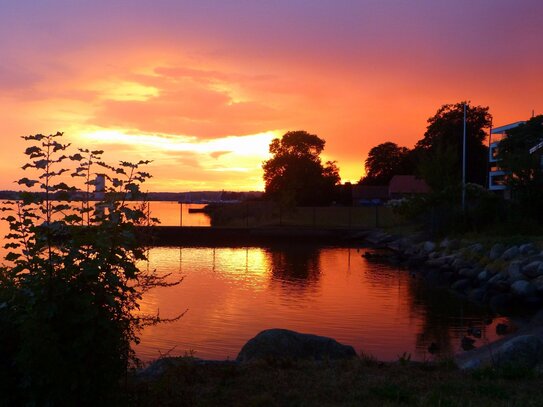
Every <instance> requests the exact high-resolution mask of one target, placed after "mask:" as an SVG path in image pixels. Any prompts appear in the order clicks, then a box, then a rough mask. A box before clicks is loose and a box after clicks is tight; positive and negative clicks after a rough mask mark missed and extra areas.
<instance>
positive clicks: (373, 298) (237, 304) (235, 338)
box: [1, 202, 508, 361]
mask: <svg viewBox="0 0 543 407" xmlns="http://www.w3.org/2000/svg"><path fill="white" fill-rule="evenodd" d="M200 207H202V205H195V204H184V205H183V207H181V206H180V205H179V204H178V203H176V202H151V203H150V211H151V216H155V217H158V218H159V219H160V220H161V224H163V225H167V226H178V225H180V224H181V223H182V224H183V226H209V218H208V217H207V216H206V215H205V214H202V213H189V208H200ZM181 210H182V212H181ZM5 226H6V225H5V224H4V225H2V228H1V229H2V230H1V231H3V232H6V230H5ZM4 234H5V233H4ZM364 251H366V249H361V248H356V247H347V246H343V247H341V246H339V247H325V246H315V245H308V244H304V243H303V242H289V243H288V244H283V245H272V246H259V247H245V248H244V247H241V248H240V247H152V248H150V249H149V251H148V258H149V260H148V261H147V262H145V263H142V264H140V267H145V268H150V269H156V270H157V272H158V273H159V274H167V273H171V277H170V278H171V279H172V280H175V279H179V278H183V281H182V282H181V284H179V285H177V286H174V287H168V288H157V289H154V290H152V291H150V292H148V293H147V294H146V295H145V297H144V299H143V303H142V304H141V305H142V306H141V312H144V313H150V314H156V313H157V312H160V316H161V317H165V318H168V317H174V316H176V315H178V314H180V313H182V312H184V311H185V310H187V312H186V313H185V315H184V316H183V317H182V318H181V319H179V320H177V321H175V322H172V323H166V324H159V325H157V326H151V327H147V328H145V330H144V331H143V332H142V333H141V343H140V344H139V345H137V346H136V353H137V355H138V357H139V358H140V359H142V360H143V361H150V360H152V359H156V358H158V357H160V356H161V355H165V354H169V355H171V356H177V355H183V354H193V355H194V356H196V357H200V358H204V359H227V358H229V359H235V357H236V356H237V354H238V352H239V350H240V349H241V347H242V346H243V344H244V343H245V342H247V341H248V340H249V339H250V338H252V337H254V336H255V335H256V334H257V333H258V332H260V331H262V330H264V329H269V328H286V329H292V330H295V331H299V332H305V333H313V334H317V335H325V336H330V337H333V338H335V339H336V340H338V341H340V342H342V343H345V344H349V345H352V346H353V347H354V348H355V350H356V351H357V352H359V353H360V352H363V353H365V354H369V355H372V356H374V357H376V358H377V359H380V360H397V359H398V358H399V357H400V356H402V355H404V356H406V355H407V354H410V355H411V358H412V359H414V360H428V359H432V358H433V355H432V354H430V353H429V351H428V347H429V346H430V345H431V344H435V345H437V347H438V348H439V350H440V352H441V354H442V355H447V354H452V353H457V352H460V351H461V347H460V344H461V338H462V337H463V336H464V335H465V334H466V330H467V329H468V327H475V328H480V329H481V331H482V338H481V339H478V340H477V343H476V345H481V344H485V343H487V342H491V341H493V340H495V339H496V334H495V326H496V324H497V323H499V322H506V323H508V321H506V320H505V319H504V318H493V317H492V316H491V315H490V314H489V313H488V312H487V311H486V310H485V309H483V308H479V307H475V306H474V305H473V304H470V303H468V302H466V301H463V300H461V299H459V298H457V297H455V296H453V295H451V294H450V293H448V292H447V291H444V290H436V289H431V288H429V287H427V286H426V285H425V284H424V282H423V281H422V280H420V279H419V278H417V277H413V276H412V275H411V274H410V273H409V272H408V271H407V270H402V269H399V268H397V267H395V266H391V265H388V264H382V263H378V262H374V261H369V260H368V259H366V258H364V257H363V256H362V253H363V252H364ZM404 353H405V354H404Z"/></svg>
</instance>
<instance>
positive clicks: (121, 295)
mask: <svg viewBox="0 0 543 407" xmlns="http://www.w3.org/2000/svg"><path fill="white" fill-rule="evenodd" d="M61 136H62V133H57V134H53V135H49V136H44V135H41V134H37V135H34V136H28V137H24V139H25V140H27V141H29V142H31V143H32V144H33V145H32V146H31V147H29V148H27V149H26V151H25V154H26V155H27V157H28V160H29V161H28V163H27V164H25V165H24V166H23V168H24V169H25V170H30V171H32V176H31V177H25V178H22V179H21V180H19V181H18V184H19V185H22V186H25V187H28V188H32V187H35V186H37V187H38V188H39V191H41V192H42V193H41V194H38V193H36V192H34V191H28V192H26V193H24V194H22V195H21V197H20V199H19V200H16V201H12V202H9V203H8V205H6V207H4V208H2V211H3V212H4V213H5V214H6V215H5V216H4V217H3V218H2V219H3V220H5V221H6V222H8V223H9V229H10V232H9V234H8V235H7V236H6V242H7V243H6V244H5V246H4V247H5V249H7V250H8V252H7V255H6V257H5V265H4V266H2V268H1V269H0V283H1V285H0V360H1V362H0V363H1V364H3V365H4V366H1V367H2V369H1V371H2V372H5V369H4V368H5V367H6V366H8V367H9V372H10V374H9V377H8V378H5V377H1V376H0V394H2V395H7V394H9V397H10V399H9V400H7V402H6V403H7V404H15V405H98V404H100V403H101V404H105V405H111V404H117V403H118V402H120V400H119V399H118V397H119V391H118V390H119V386H120V383H121V378H122V377H123V375H124V374H125V373H126V371H127V369H128V368H129V365H130V363H131V362H132V361H134V360H135V357H134V353H133V351H132V350H131V344H132V343H137V342H138V332H139V330H140V329H141V328H142V327H143V326H145V325H146V324H153V323H157V322H159V321H160V318H159V317H158V316H144V315H143V316H142V315H136V311H137V310H138V308H139V305H138V304H139V300H140V299H141V296H142V294H143V293H144V292H145V291H146V290H148V289H150V288H152V287H155V286H157V285H168V283H167V282H166V281H164V279H163V278H159V277H157V276H156V275H155V274H154V272H153V271H151V272H149V271H145V270H140V269H139V268H138V267H137V263H138V262H140V261H143V260H145V259H146V256H145V250H144V248H143V247H142V246H141V243H140V239H139V237H138V234H137V231H136V227H137V226H138V225H139V224H142V223H143V222H144V220H145V214H144V211H142V208H137V207H136V208H134V207H133V205H132V206H131V205H129V204H128V199H129V198H136V197H137V196H139V195H140V192H139V190H140V185H141V183H143V182H144V181H145V180H146V179H148V178H149V177H150V175H149V174H148V173H146V172H144V171H141V170H140V167H141V166H144V165H146V164H148V163H149V162H148V161H140V162H138V163H134V164H133V163H129V162H121V163H120V164H119V165H118V166H112V165H109V164H106V163H105V162H103V161H102V160H101V155H102V151H99V150H95V151H90V150H86V149H79V150H78V152H77V153H76V154H73V155H70V154H68V149H69V147H70V146H69V145H67V144H62V143H61V142H60V141H59V140H61ZM69 164H73V165H69ZM97 172H99V173H101V174H104V176H105V177H106V179H107V180H108V181H109V184H110V185H112V186H111V187H108V188H107V190H106V192H107V193H106V195H105V198H104V199H103V200H102V201H100V202H96V203H95V202H92V201H91V199H92V192H91V188H92V187H93V186H94V182H95V181H94V179H95V176H96V174H97ZM72 178H73V179H81V180H82V181H83V194H84V196H85V199H84V200H83V201H82V202H78V203H75V202H71V201H70V196H71V193H72V192H74V191H76V190H77V188H76V187H74V186H70V185H69V183H70V179H72ZM53 197H54V200H53Z"/></svg>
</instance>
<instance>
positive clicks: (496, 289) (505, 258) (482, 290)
mask: <svg viewBox="0 0 543 407" xmlns="http://www.w3.org/2000/svg"><path fill="white" fill-rule="evenodd" d="M366 240H367V241H368V242H370V243H373V244H374V245H375V246H376V247H380V248H386V249H389V250H390V251H391V254H390V255H387V256H386V257H387V258H389V259H390V260H392V261H394V262H397V263H398V264H403V265H406V266H409V267H410V268H411V269H412V270H414V271H416V272H417V273H420V274H421V275H423V276H424V277H425V279H426V280H428V281H429V282H430V283H431V284H437V285H443V286H448V287H449V288H451V289H452V290H454V291H455V292H457V293H458V294H460V295H463V296H466V297H468V298H469V299H470V300H472V301H474V302H477V303H484V304H488V305H490V307H491V309H492V310H493V311H495V312H497V313H500V314H506V313H508V312H511V311H530V310H537V309H539V308H541V307H542V306H543V252H542V251H540V250H539V249H538V248H537V247H536V245H535V244H533V243H531V242H526V243H524V244H519V245H505V244H503V243H494V244H492V245H485V244H482V243H474V242H467V241H460V240H455V239H443V240H441V241H437V242H436V241H430V240H422V241H421V240H420V239H416V238H410V237H397V236H392V235H388V234H386V233H382V232H374V233H371V234H370V235H368V236H367V237H366ZM368 256H369V257H371V256H372V254H371V253H368Z"/></svg>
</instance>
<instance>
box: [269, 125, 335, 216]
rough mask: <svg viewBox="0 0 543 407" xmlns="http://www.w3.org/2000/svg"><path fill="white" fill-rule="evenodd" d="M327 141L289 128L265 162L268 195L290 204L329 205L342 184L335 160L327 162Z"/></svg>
mask: <svg viewBox="0 0 543 407" xmlns="http://www.w3.org/2000/svg"><path fill="white" fill-rule="evenodd" d="M325 143H326V142H325V141H324V140H323V139H321V138H319V137H318V136H316V135H314V134H310V133H308V132H306V131H303V130H300V131H289V132H287V133H285V135H283V137H282V138H281V139H279V138H275V139H273V140H272V142H271V144H270V153H272V154H273V157H272V158H270V159H269V160H267V161H265V162H264V163H263V165H262V168H263V169H264V182H265V185H266V193H265V195H266V197H268V198H270V199H272V200H274V201H277V202H281V203H282V204H287V205H298V206H304V205H325V204H329V203H330V202H331V201H332V200H333V196H334V187H335V185H336V184H338V183H339V181H340V177H339V169H338V167H337V166H336V164H335V162H332V161H328V162H327V163H326V165H323V164H322V162H321V159H320V154H321V152H322V151H323V150H324V145H325Z"/></svg>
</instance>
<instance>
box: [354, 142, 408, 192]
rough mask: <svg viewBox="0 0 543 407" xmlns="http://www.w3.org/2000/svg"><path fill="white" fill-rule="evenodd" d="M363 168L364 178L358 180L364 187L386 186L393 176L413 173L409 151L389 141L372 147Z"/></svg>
mask: <svg viewBox="0 0 543 407" xmlns="http://www.w3.org/2000/svg"><path fill="white" fill-rule="evenodd" d="M364 167H365V169H366V176H365V177H364V178H362V179H361V180H360V183H361V184H364V185H388V183H389V182H390V179H391V178H392V177H393V176H394V175H400V174H412V173H413V172H414V165H413V163H412V161H411V160H410V150H409V149H408V148H407V147H399V146H398V145H397V144H396V143H392V142H390V141H387V142H386V143H382V144H379V145H378V146H375V147H373V148H372V149H371V150H370V152H369V153H368V158H367V159H366V162H365V165H364Z"/></svg>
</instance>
